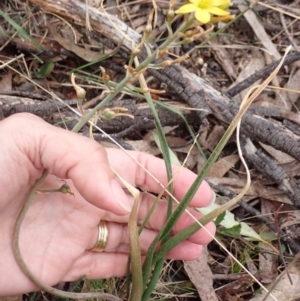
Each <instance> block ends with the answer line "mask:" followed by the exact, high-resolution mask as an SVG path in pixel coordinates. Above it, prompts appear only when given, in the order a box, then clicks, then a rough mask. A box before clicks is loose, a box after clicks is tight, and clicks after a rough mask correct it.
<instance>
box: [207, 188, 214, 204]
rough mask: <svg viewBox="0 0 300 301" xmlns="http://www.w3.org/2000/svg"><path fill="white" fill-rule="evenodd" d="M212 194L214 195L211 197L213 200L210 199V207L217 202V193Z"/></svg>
mask: <svg viewBox="0 0 300 301" xmlns="http://www.w3.org/2000/svg"><path fill="white" fill-rule="evenodd" d="M211 193H212V196H211V199H210V202H209V204H208V206H210V205H213V204H214V203H215V201H216V194H215V192H214V191H213V190H212V191H211Z"/></svg>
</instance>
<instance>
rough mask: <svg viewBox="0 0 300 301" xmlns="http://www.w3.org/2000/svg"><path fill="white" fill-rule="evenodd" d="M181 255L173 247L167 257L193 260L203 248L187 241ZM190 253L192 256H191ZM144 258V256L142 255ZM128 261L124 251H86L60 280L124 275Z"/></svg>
mask: <svg viewBox="0 0 300 301" xmlns="http://www.w3.org/2000/svg"><path fill="white" fill-rule="evenodd" d="M182 249H183V251H182V253H184V254H185V255H186V256H184V255H183V254H181V255H182V256H179V257H177V256H176V254H175V255H173V254H172V252H176V251H175V249H174V250H172V251H170V253H169V254H168V256H167V258H169V259H170V258H178V259H182V257H185V258H184V260H194V259H196V258H198V257H199V256H200V254H201V252H202V250H203V247H202V246H199V245H196V246H194V245H193V244H191V243H187V244H186V245H183V246H182ZM191 254H192V256H191ZM142 258H143V259H144V257H142ZM127 262H128V254H124V253H107V252H103V253H95V252H89V251H87V252H86V253H85V254H84V255H83V256H81V257H80V258H78V259H77V260H76V261H75V262H74V264H73V266H72V270H71V271H70V272H69V273H68V275H66V276H65V278H64V279H62V281H74V280H77V279H79V278H81V277H82V275H86V277H87V278H89V279H101V278H111V277H123V276H125V275H126V270H127Z"/></svg>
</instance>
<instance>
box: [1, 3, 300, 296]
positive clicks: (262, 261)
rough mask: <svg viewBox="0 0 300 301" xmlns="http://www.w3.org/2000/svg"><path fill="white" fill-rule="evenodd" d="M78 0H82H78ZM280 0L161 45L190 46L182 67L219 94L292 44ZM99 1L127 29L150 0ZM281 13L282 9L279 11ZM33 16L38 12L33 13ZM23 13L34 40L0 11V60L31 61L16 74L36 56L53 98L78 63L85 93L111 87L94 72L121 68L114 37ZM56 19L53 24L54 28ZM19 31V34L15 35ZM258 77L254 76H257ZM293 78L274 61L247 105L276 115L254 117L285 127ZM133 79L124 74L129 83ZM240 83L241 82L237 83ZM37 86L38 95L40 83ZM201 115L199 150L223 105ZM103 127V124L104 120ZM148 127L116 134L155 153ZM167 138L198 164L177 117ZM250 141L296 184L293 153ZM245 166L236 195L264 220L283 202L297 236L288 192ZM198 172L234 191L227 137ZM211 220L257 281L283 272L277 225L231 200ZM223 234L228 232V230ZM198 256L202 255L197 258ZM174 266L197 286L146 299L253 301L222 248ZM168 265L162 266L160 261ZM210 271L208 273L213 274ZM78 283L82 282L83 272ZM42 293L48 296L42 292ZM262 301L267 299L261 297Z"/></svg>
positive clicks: (212, 136) (293, 96)
mask: <svg viewBox="0 0 300 301" xmlns="http://www.w3.org/2000/svg"><path fill="white" fill-rule="evenodd" d="M10 2H12V4H13V6H12V7H14V8H15V9H18V11H20V12H23V15H22V13H21V14H20V16H23V17H24V18H25V15H26V14H25V12H26V11H27V10H26V6H25V4H24V3H20V2H19V1H10ZM83 2H84V3H85V1H83ZM92 2H93V3H90V4H91V5H92V6H94V7H96V8H97V7H98V8H99V6H100V2H98V3H94V1H92ZM284 2H285V3H283V2H280V1H279V0H276V1H273V2H272V6H271V8H269V7H266V6H265V5H263V4H264V3H261V4H260V3H258V4H257V5H256V6H254V7H253V10H249V11H248V12H246V13H245V14H244V16H243V17H242V18H241V19H239V20H237V21H236V22H235V23H234V24H233V25H232V26H230V27H229V28H228V29H227V30H226V31H225V33H224V34H220V35H218V36H216V37H215V38H214V39H212V40H211V41H209V42H208V43H207V44H206V45H204V46H201V47H198V45H199V44H200V43H201V42H202V41H203V40H205V37H203V38H200V40H197V41H196V42H194V43H192V44H189V45H182V46H180V45H175V46H174V47H172V48H170V49H168V51H169V52H170V53H173V54H174V55H181V54H183V53H185V52H187V51H188V52H190V58H188V59H186V60H185V61H184V62H183V63H182V65H183V66H184V67H185V68H186V69H187V70H188V71H189V72H192V73H193V74H195V75H197V76H200V77H203V78H205V80H206V81H207V82H208V83H209V85H211V86H213V87H214V88H216V90H218V91H219V92H221V93H225V92H226V91H227V90H228V89H229V88H230V87H234V86H235V85H236V84H237V83H238V82H241V81H243V80H247V78H248V76H249V75H250V74H253V73H254V72H255V71H257V70H261V69H262V68H263V67H264V66H266V65H267V64H269V63H271V62H273V61H274V60H276V59H280V58H281V57H282V54H283V53H284V49H285V47H286V46H288V45H289V44H290V43H291V39H292V41H293V43H294V45H296V46H298V47H299V45H300V38H299V34H298V32H299V30H300V21H299V17H298V19H297V18H296V15H295V14H293V10H291V9H290V8H291V7H294V9H295V11H296V12H297V9H299V8H297V2H298V1H296V0H295V1H284ZM286 2H288V4H286ZM155 3H156V5H157V10H156V12H157V23H156V24H157V26H156V27H155V28H153V32H152V34H151V41H152V42H153V43H159V41H160V39H163V38H164V37H165V36H166V30H167V29H166V26H165V19H166V12H167V9H168V6H169V3H167V2H166V1H156V2H155ZM179 4H181V3H180V2H179V1H175V5H176V7H178V6H179ZM298 4H299V3H298ZM103 5H104V6H103V7H104V9H106V12H107V13H113V14H114V15H117V16H118V18H119V19H120V20H121V21H123V22H125V23H126V24H127V25H128V26H129V27H131V28H132V29H134V30H135V31H136V32H137V33H143V32H144V30H145V28H146V25H147V20H148V15H149V13H150V10H151V9H152V7H153V4H152V1H124V2H122V3H119V2H118V1H113V0H110V1H106V2H104V4H103ZM29 6H30V1H29ZM247 8H248V6H247V5H245V3H244V2H241V1H233V5H232V7H231V12H232V13H235V14H238V13H239V12H240V11H243V10H244V9H247ZM10 9H11V7H10V6H6V5H5V4H4V3H2V4H1V10H2V11H3V12H5V13H6V14H8V15H9V14H11V11H10ZM99 9H100V8H99ZM285 9H286V10H285ZM281 14H283V15H284V18H283V17H282V15H281ZM43 20H46V21H44V22H42V21H43ZM29 21H30V25H31V29H29V27H28V28H27V27H26V26H27V25H24V26H25V31H27V32H30V34H31V36H32V37H33V38H34V39H35V41H36V43H32V40H31V39H30V38H24V39H22V38H20V37H19V36H18V35H16V34H15V33H16V29H15V28H14V27H13V26H12V23H11V24H9V22H8V21H7V19H6V20H2V23H1V28H0V29H1V32H2V33H5V34H3V35H2V36H1V38H0V46H1V50H0V58H1V60H7V59H8V58H12V56H13V55H15V54H17V53H18V52H19V51H22V52H24V53H25V55H26V59H27V60H30V61H31V63H28V64H27V63H26V64H25V63H24V62H21V63H19V65H16V66H15V68H17V69H18V70H19V71H20V72H21V73H24V70H26V69H27V73H28V74H30V75H34V74H35V72H36V71H37V70H39V68H41V66H42V65H43V63H45V62H49V61H51V62H54V67H53V70H51V72H50V73H49V74H45V76H44V77H42V78H36V79H34V80H35V83H38V84H40V85H41V86H44V87H50V88H51V89H53V90H54V91H55V93H57V94H58V95H60V97H61V98H62V99H70V98H73V97H74V91H73V89H72V86H71V84H70V80H69V78H70V77H69V72H70V70H80V69H78V68H82V66H85V65H86V66H85V67H84V68H82V70H83V71H82V72H81V73H80V75H81V81H80V84H82V85H86V91H87V99H92V98H93V97H96V96H97V95H99V94H100V93H102V92H103V91H106V92H109V91H110V90H111V89H113V86H107V85H105V83H103V82H101V81H99V80H98V79H99V76H101V74H100V71H99V65H101V66H102V67H103V68H105V70H107V72H108V74H109V77H110V79H111V81H112V82H118V81H119V80H120V76H122V74H124V73H125V71H124V68H123V66H124V65H125V64H126V55H125V53H124V49H123V52H122V47H120V49H119V51H118V52H117V53H114V51H113V49H115V48H116V47H118V45H115V46H114V47H113V48H111V47H108V45H109V42H110V41H109V39H107V37H102V40H101V42H100V41H99V40H97V39H96V38H95V37H93V36H92V35H87V34H86V33H85V32H84V31H83V30H82V29H83V28H82V27H80V26H72V30H71V27H70V26H69V25H67V24H66V23H65V22H64V21H62V20H61V19H57V18H56V17H55V16H52V15H46V14H44V13H43V12H41V11H39V13H38V14H37V16H36V22H35V21H34V19H32V18H31V19H30V20H29ZM181 21H182V19H181V17H179V16H176V22H175V23H174V24H173V26H174V27H176V26H179V24H180V22H181ZM39 22H40V23H39ZM84 22H85V21H84ZM50 24H51V26H50ZM19 25H21V23H20V24H19ZM48 25H49V26H48ZM224 25H225V24H222V23H221V24H218V25H217V26H216V28H215V29H214V31H217V30H218V29H219V28H221V27H222V26H224ZM46 26H47V28H46ZM58 28H60V31H59V32H58ZM49 29H50V30H49ZM61 29H63V30H61ZM23 33H24V32H23ZM25 37H27V36H26V35H25ZM39 45H42V46H43V47H44V49H46V50H47V49H48V50H51V51H46V50H45V52H42V53H40V52H39V51H40V49H39V47H38V46H39ZM35 47H36V48H35ZM295 48H296V47H295ZM37 50H38V51H37ZM99 53H100V55H99ZM88 63H91V64H88ZM79 72H80V71H79ZM0 76H1V80H0V86H1V87H2V89H1V91H2V92H10V91H15V90H16V91H19V92H22V91H29V92H34V91H36V86H35V84H33V83H31V82H29V81H28V80H24V78H22V77H20V76H19V75H18V74H16V73H11V72H7V71H6V70H5V71H4V70H2V72H1V74H0ZM260 80H261V79H258V80H257V82H259V81H260ZM149 82H150V83H151V85H150V87H151V88H153V89H158V90H165V88H166V87H165V86H163V85H162V84H161V82H159V81H158V80H156V79H153V78H151V77H150V75H149ZM298 83H299V62H298V64H297V63H294V64H293V65H291V66H286V67H284V68H282V70H281V71H280V73H279V74H278V75H277V78H276V80H274V81H273V83H272V84H273V86H274V87H275V88H274V87H273V88H269V89H267V90H266V91H265V92H264V93H263V94H262V95H260V96H259V97H258V99H256V101H255V104H256V105H258V106H261V107H264V108H268V109H274V108H276V109H277V111H278V114H277V115H276V116H275V115H274V116H273V115H259V118H261V119H266V120H272V122H274V123H277V124H280V125H283V126H284V127H285V128H288V129H293V125H294V127H295V124H296V125H297V126H298V125H299V123H300V120H299V115H298V110H299V109H298V108H299V99H300V98H299V94H298V92H299V85H298ZM134 84H135V83H134V82H133V83H132V85H134ZM250 87H251V85H249V86H248V87H247V89H249V88H250ZM280 87H284V88H286V89H287V90H286V91H282V90H278V89H276V88H280ZM288 89H289V90H290V91H289V90H288ZM39 92H40V93H41V94H43V92H41V91H39ZM244 93H245V91H241V92H240V93H239V94H238V95H237V96H236V97H235V98H234V101H237V100H238V99H242V98H243V94H244ZM132 97H134V96H132V95H130V94H126V93H124V94H123V95H122V97H121V98H120V99H118V101H120V100H122V99H126V98H127V99H131V98H132ZM158 99H159V100H160V99H162V100H164V99H167V100H172V101H177V102H179V103H180V102H182V99H180V97H179V96H178V94H176V93H175V92H174V91H173V90H172V89H166V93H164V94H163V96H158ZM138 101H141V99H138ZM254 114H255V113H254ZM51 118H52V120H56V119H55V118H59V117H55V116H51ZM51 118H50V119H51ZM147 118H148V117H147ZM47 121H49V120H47ZM209 123H210V126H209V127H207V128H205V129H204V130H203V131H202V132H201V133H200V136H199V139H198V141H199V142H200V144H201V146H202V147H203V150H204V152H205V153H206V155H209V153H210V152H211V150H212V149H213V148H214V147H215V145H216V144H217V142H218V140H219V139H220V136H221V135H222V133H223V132H224V129H225V128H226V127H227V125H228V120H227V119H226V118H225V117H224V116H223V114H219V115H218V114H217V112H214V113H213V116H211V118H210V119H209ZM190 125H191V127H192V128H193V130H194V131H195V132H197V130H198V128H197V126H198V125H199V121H196V120H192V121H190ZM168 126H174V125H171V124H168V123H166V124H165V127H168ZM111 130H112V132H113V130H114V127H112V129H111ZM151 131H153V129H151V127H150V128H145V129H143V130H142V131H139V130H138V129H134V131H133V132H132V133H130V134H129V135H128V136H126V139H125V140H126V141H125V142H127V143H128V144H130V145H131V146H132V147H133V148H134V149H136V150H142V151H146V152H148V153H151V154H154V155H158V156H159V155H160V151H159V147H157V145H156V144H155V143H154V140H153V138H147V137H150V136H149V135H153V132H152V133H151ZM147 135H148V136H147ZM298 135H299V134H298ZM167 138H168V141H169V144H170V145H172V153H173V154H174V156H176V157H177V160H179V161H180V162H183V161H184V160H185V158H186V156H187V155H189V156H190V158H189V161H188V167H189V168H191V169H193V170H194V171H196V170H197V168H198V169H199V168H201V165H202V164H203V162H204V160H203V157H202V156H201V155H200V154H199V152H198V151H197V148H196V146H193V148H192V149H191V148H190V147H191V145H192V143H193V140H192V139H191V137H190V135H189V133H188V131H187V130H186V128H185V127H184V124H183V123H181V124H178V126H177V127H176V128H174V129H172V130H171V131H169V132H167ZM175 138H177V139H175ZM185 144H186V145H185ZM256 146H257V147H258V146H261V147H262V149H264V151H265V152H266V153H267V154H268V155H269V156H270V157H271V158H273V160H274V161H275V162H276V164H279V165H280V166H282V167H283V169H284V170H285V172H286V173H287V174H288V176H289V177H290V178H292V179H293V180H294V182H293V183H295V185H296V186H297V185H298V181H299V179H298V177H299V162H298V161H297V160H296V159H295V158H293V157H292V156H291V155H290V154H288V153H286V152H284V151H282V150H279V149H276V148H274V146H270V145H268V144H266V143H265V141H260V140H258V141H257V142H256ZM174 160H175V158H174ZM250 164H251V162H250ZM197 165H198V167H197ZM250 166H251V165H250ZM251 173H252V185H251V189H250V190H249V191H248V193H247V195H246V196H245V198H244V200H245V201H246V202H248V203H249V204H250V205H252V206H253V207H254V208H256V209H257V210H258V211H259V212H260V213H261V215H262V216H267V217H269V218H270V220H271V222H272V221H273V220H274V217H273V214H274V211H276V210H278V208H279V207H280V205H281V204H284V208H283V209H284V210H281V211H280V214H279V221H278V222H279V226H280V229H282V230H284V231H285V233H286V235H290V236H291V237H292V238H293V239H294V240H295V241H296V242H298V243H299V242H300V235H297V233H300V230H299V228H300V226H299V222H300V221H299V216H298V215H299V214H298V211H296V210H295V206H293V202H292V201H291V199H290V196H289V194H288V193H286V191H285V190H282V189H281V188H282V187H280V186H279V185H277V184H276V183H275V182H274V181H273V180H271V179H270V178H268V177H266V175H265V174H263V173H261V171H260V170H257V169H255V168H254V167H253V169H252V170H251ZM208 179H209V180H211V181H213V182H214V184H215V185H216V186H218V185H219V186H222V187H225V188H226V189H228V190H230V191H231V192H233V193H238V192H239V191H240V190H241V189H242V188H243V187H244V184H245V170H244V168H243V167H242V165H241V164H240V161H239V159H238V156H237V152H236V146H235V141H234V139H232V141H231V142H230V143H229V144H228V146H227V147H226V148H225V150H224V152H223V154H222V155H221V157H220V158H219V160H218V161H217V162H216V163H215V165H214V167H213V168H212V170H211V171H210V174H209V178H208ZM220 195H222V193H221V194H220ZM226 200H228V198H226V197H224V196H222V197H221V196H220V197H218V198H217V203H218V204H221V203H222V202H224V201H226ZM219 225H220V230H219V232H218V238H219V239H220V238H221V242H222V243H223V244H224V245H225V246H226V247H227V249H228V250H230V251H231V252H232V253H233V254H234V255H235V256H236V257H237V258H238V259H239V260H242V261H244V263H246V266H247V267H248V269H249V270H251V272H252V273H253V274H255V276H256V277H257V279H259V280H260V281H261V282H262V283H264V284H270V283H272V281H274V279H275V278H276V277H278V276H279V274H280V273H281V272H282V271H284V268H283V265H282V260H281V258H280V257H279V248H282V249H283V250H282V251H283V254H284V258H285V260H286V261H287V263H288V262H289V261H291V258H292V257H293V256H294V254H295V251H294V252H293V251H292V250H291V248H290V246H289V245H288V244H287V243H283V245H282V246H279V245H278V243H277V240H276V239H275V237H276V235H278V233H275V232H274V231H270V230H269V228H267V225H266V224H264V223H263V222H262V221H261V220H260V219H259V216H256V217H252V216H250V214H249V212H247V211H245V210H244V209H241V208H240V207H236V208H234V209H233V211H232V212H227V213H226V217H224V219H223V221H221V222H220V223H219ZM221 227H223V228H225V229H227V230H228V229H229V230H230V229H231V231H232V232H230V231H227V232H226V231H223V232H222V229H223V228H221ZM234 227H236V228H234ZM223 230H224V229H223ZM234 231H236V232H234ZM233 233H234V234H235V235H232V234H233ZM245 238H248V239H249V238H252V239H253V238H255V239H256V240H260V241H258V242H256V241H253V240H251V239H250V240H249V241H247V240H245ZM206 257H209V258H210V259H209V260H207V259H206ZM184 270H185V271H184ZM184 270H183V269H182V270H181V271H180V272H179V273H178V275H177V279H176V280H180V281H184V280H186V278H187V277H188V278H189V279H190V280H191V281H192V282H193V283H194V286H195V287H196V291H197V292H198V293H196V291H194V292H193V293H192V294H186V295H182V294H177V296H176V289H175V288H173V291H174V294H173V292H172V288H171V289H170V287H168V289H167V290H166V288H161V290H160V291H159V292H158V295H157V296H153V298H154V299H156V298H158V296H159V294H164V293H168V298H169V299H174V300H175V299H176V300H185V299H189V298H191V296H193V297H196V298H198V297H200V298H201V300H216V299H217V298H219V299H221V300H257V301H258V300H263V294H260V293H261V291H260V288H259V286H258V285H257V284H256V283H255V282H253V280H251V279H250V278H249V276H248V275H246V274H244V272H243V271H242V270H241V269H240V268H237V267H236V266H235V264H234V263H233V261H232V260H230V259H229V258H228V255H226V254H225V253H224V252H223V251H222V250H221V249H220V248H219V247H218V245H217V244H215V243H212V244H210V245H209V246H208V255H206V253H205V252H203V253H202V255H201V257H200V258H199V259H198V260H196V261H195V262H189V263H184ZM289 270H290V274H291V277H292V279H293V283H294V284H293V285H290V283H289V281H288V278H287V276H286V275H284V276H283V277H282V279H281V280H280V281H279V282H278V286H277V287H276V288H275V289H274V291H273V293H272V294H273V295H274V296H275V297H276V299H277V300H296V299H297V298H299V284H298V283H299V269H298V268H297V265H294V266H292V267H291V268H289ZM170 271H172V270H171V269H170ZM166 274H167V273H166ZM174 274H175V273H174ZM186 274H187V275H186ZM214 275H216V276H217V277H215V278H214ZM220 275H222V277H223V279H221V278H222V277H221V276H220ZM234 277H236V278H234ZM169 278H170V277H169ZM169 278H167V277H166V278H165V279H162V281H166V280H168V282H172V280H170V279H169ZM171 278H172V277H171ZM83 282H86V281H85V280H83ZM70 287H71V286H70ZM117 287H119V289H120V291H122V290H123V289H124V288H123V284H122V281H119V284H117ZM174 287H175V286H174ZM70 289H71V288H70ZM198 294H199V295H198ZM42 298H43V296H42V295H38V296H37V297H36V299H42ZM49 298H51V297H50V296H49ZM23 299H28V296H24V297H23ZM18 300H19V299H18ZM267 300H273V299H272V298H271V297H268V299H267Z"/></svg>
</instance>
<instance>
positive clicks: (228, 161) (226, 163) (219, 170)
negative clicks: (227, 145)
mask: <svg viewBox="0 0 300 301" xmlns="http://www.w3.org/2000/svg"><path fill="white" fill-rule="evenodd" d="M239 159H240V158H239V156H238V155H230V156H227V157H224V158H222V159H220V160H219V161H217V162H216V163H215V164H214V165H213V166H212V168H211V169H210V170H209V172H208V175H207V176H208V177H216V178H222V177H224V176H225V174H226V173H227V172H228V170H230V169H231V168H232V167H233V166H234V165H235V164H236V163H237V162H238V161H239Z"/></svg>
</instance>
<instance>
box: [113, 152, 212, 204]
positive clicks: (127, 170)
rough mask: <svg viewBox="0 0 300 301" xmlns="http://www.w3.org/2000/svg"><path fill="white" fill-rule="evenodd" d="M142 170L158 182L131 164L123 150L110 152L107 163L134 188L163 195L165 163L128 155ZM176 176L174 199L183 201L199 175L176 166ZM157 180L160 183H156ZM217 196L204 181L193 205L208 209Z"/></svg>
mask: <svg viewBox="0 0 300 301" xmlns="http://www.w3.org/2000/svg"><path fill="white" fill-rule="evenodd" d="M128 153H129V154H130V156H132V157H133V158H134V159H135V160H136V161H137V162H138V163H139V164H140V165H141V166H143V167H144V168H145V169H146V170H148V171H149V173H150V174H152V175H153V176H154V177H155V178H156V180H155V179H153V177H151V176H150V175H149V174H148V173H147V172H145V169H144V168H141V167H140V165H139V164H138V163H136V161H134V160H132V158H130V157H129V155H127V154H125V153H124V152H123V154H122V153H120V150H116V149H109V150H108V159H109V161H110V163H111V165H112V166H113V168H114V169H115V170H117V172H118V173H119V174H120V175H121V176H122V177H124V178H125V179H126V180H127V181H128V182H130V183H131V184H132V185H133V186H136V187H140V188H142V189H144V190H147V191H150V192H153V193H160V192H161V191H162V187H161V185H160V184H159V183H158V182H160V183H161V184H162V185H163V186H166V185H167V184H168V179H167V174H166V168H165V163H164V161H163V160H161V159H158V158H156V157H154V156H152V155H148V154H145V153H139V152H128ZM172 169H173V176H174V182H173V183H174V195H175V197H176V198H177V199H178V200H181V199H182V198H183V197H184V195H185V194H186V193H187V191H188V189H189V188H190V186H191V184H192V183H193V182H194V180H195V179H196V175H195V174H194V173H193V172H191V171H190V170H188V169H186V168H181V167H180V166H173V168H172ZM157 180H158V182H157ZM214 197H215V196H214V193H213V192H212V190H211V188H210V186H209V185H208V184H207V183H206V182H205V181H203V182H202V183H201V185H200V187H199V189H198V191H197V192H196V194H195V196H194V197H193V200H192V201H191V203H190V205H191V206H195V207H205V206H207V205H208V204H210V203H211V201H212V200H213V199H214Z"/></svg>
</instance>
